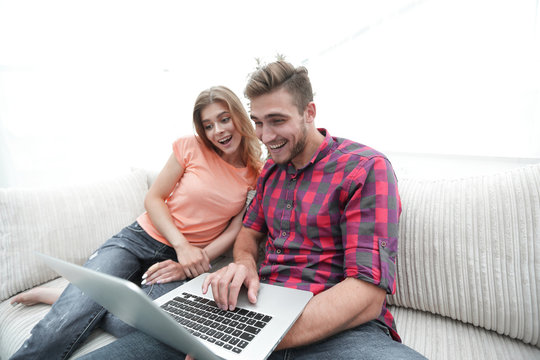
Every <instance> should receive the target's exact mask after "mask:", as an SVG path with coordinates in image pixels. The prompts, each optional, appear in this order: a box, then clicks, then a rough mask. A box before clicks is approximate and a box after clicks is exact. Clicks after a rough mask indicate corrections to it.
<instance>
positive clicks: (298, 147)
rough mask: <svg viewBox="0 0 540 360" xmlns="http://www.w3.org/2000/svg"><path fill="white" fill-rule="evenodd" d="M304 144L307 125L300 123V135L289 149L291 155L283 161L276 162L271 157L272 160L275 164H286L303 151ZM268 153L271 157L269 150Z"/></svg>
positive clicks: (305, 142)
mask: <svg viewBox="0 0 540 360" xmlns="http://www.w3.org/2000/svg"><path fill="white" fill-rule="evenodd" d="M306 144H307V126H306V124H302V136H301V137H300V139H299V140H298V141H297V142H296V144H294V147H293V148H292V150H291V155H290V156H289V157H288V158H287V159H286V160H284V161H279V162H277V161H276V160H275V159H273V160H274V162H276V164H280V165H284V164H288V163H290V162H292V160H293V159H294V158H295V157H297V156H298V155H300V154H301V153H302V151H304V149H305V147H306ZM268 155H269V157H270V158H272V155H271V153H270V151H268Z"/></svg>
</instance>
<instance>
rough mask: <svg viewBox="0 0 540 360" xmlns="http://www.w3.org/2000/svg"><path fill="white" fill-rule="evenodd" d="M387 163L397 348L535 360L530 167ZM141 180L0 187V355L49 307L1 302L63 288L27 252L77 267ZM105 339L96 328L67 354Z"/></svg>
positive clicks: (538, 348)
mask: <svg viewBox="0 0 540 360" xmlns="http://www.w3.org/2000/svg"><path fill="white" fill-rule="evenodd" d="M393 163H394V166H395V168H396V172H397V174H398V177H399V178H400V182H399V189H400V194H401V197H402V204H403V213H402V217H401V222H400V243H399V255H398V260H397V271H398V286H397V292H396V294H395V295H393V296H389V297H388V303H389V304H390V309H391V311H392V313H393V314H394V317H395V319H396V323H397V327H398V331H399V333H400V334H401V336H402V339H403V342H404V343H405V344H407V345H409V346H410V347H412V348H414V349H416V350H417V351H419V352H420V353H422V354H424V355H425V356H426V357H428V358H429V359H479V358H480V359H540V305H539V301H538V300H539V298H540V164H533V165H524V166H521V167H515V166H514V167H513V168H511V169H508V170H505V171H501V172H496V173H490V174H486V175H467V174H465V175H460V176H459V177H450V176H443V177H442V178H440V179H433V178H426V177H425V176H417V175H416V174H414V173H411V172H409V171H407V169H406V167H405V168H404V167H400V166H396V164H398V163H397V162H396V160H393ZM404 163H405V162H404ZM398 165H399V164H398ZM153 175H154V174H153V173H152V172H146V171H143V170H134V171H132V172H130V173H127V174H125V175H124V176H121V177H118V178H115V179H110V180H107V181H105V180H104V181H103V182H100V183H95V184H91V185H80V186H73V187H69V188H67V187H66V188H48V189H17V188H12V189H0V259H1V263H0V269H1V272H0V273H1V274H2V280H1V281H0V300H1V301H2V303H1V304H0V359H1V360H5V359H8V358H9V356H10V354H12V353H13V352H15V351H16V350H17V349H18V347H19V346H20V345H21V344H22V343H23V341H24V340H25V338H26V337H28V335H29V333H30V330H31V328H32V327H33V326H34V324H35V323H36V322H37V321H38V320H39V319H40V318H42V317H43V316H44V315H45V313H46V312H47V311H48V308H49V306H47V305H36V306H31V307H25V306H23V305H16V306H12V305H10V304H9V301H10V298H11V297H12V296H14V295H15V294H17V293H19V292H21V291H24V290H26V289H29V288H32V287H34V286H37V285H43V284H45V286H56V287H64V286H65V285H66V281H65V280H64V279H62V278H57V275H56V274H55V273H54V272H53V271H51V270H49V269H48V268H46V267H45V266H44V265H43V264H41V263H40V262H39V261H38V260H37V259H36V258H35V257H34V256H33V255H32V253H33V251H40V252H43V253H48V254H53V255H55V256H58V257H60V258H63V259H66V260H68V261H72V262H76V263H83V262H84V261H85V259H86V258H87V257H88V256H89V255H90V254H91V252H92V251H93V250H94V249H95V248H97V247H98V246H99V245H101V244H102V243H103V242H104V241H105V240H106V239H108V238H109V237H110V236H111V235H113V234H114V233H116V232H117V231H118V230H120V229H121V228H122V227H123V226H125V225H127V224H129V223H130V222H132V221H133V220H134V219H135V218H136V217H137V216H138V215H139V214H140V213H141V212H142V211H143V199H144V196H145V194H146V192H147V190H148V186H149V184H150V183H151V181H152V177H153ZM111 341H114V337H112V336H111V335H109V334H107V333H105V332H103V331H101V330H96V331H95V332H94V334H93V335H92V336H91V337H90V339H89V340H88V341H87V342H86V343H85V344H84V345H83V346H82V347H81V348H80V349H79V350H77V352H76V353H75V354H74V355H73V358H76V357H77V356H78V355H81V354H84V353H87V352H89V351H91V350H93V349H96V348H98V347H100V346H103V345H104V344H107V343H109V342H111Z"/></svg>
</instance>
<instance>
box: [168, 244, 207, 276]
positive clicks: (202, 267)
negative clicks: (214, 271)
mask: <svg viewBox="0 0 540 360" xmlns="http://www.w3.org/2000/svg"><path fill="white" fill-rule="evenodd" d="M174 250H175V251H176V256H177V257H178V263H180V265H182V268H183V269H184V273H185V274H186V277H187V278H194V277H196V276H199V275H201V274H202V273H205V272H207V271H208V270H210V259H209V258H208V255H207V254H206V251H204V249H201V248H198V247H196V246H193V245H191V244H189V243H188V244H185V245H183V246H178V247H175V248H174Z"/></svg>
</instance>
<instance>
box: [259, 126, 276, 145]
mask: <svg viewBox="0 0 540 360" xmlns="http://www.w3.org/2000/svg"><path fill="white" fill-rule="evenodd" d="M258 135H259V136H258V137H259V140H261V141H262V142H263V144H267V143H269V142H271V141H273V140H274V139H275V137H276V134H275V133H274V131H272V129H271V127H269V126H263V127H262V128H261V129H260V131H259V134H258Z"/></svg>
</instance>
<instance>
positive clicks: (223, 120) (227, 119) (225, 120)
mask: <svg viewBox="0 0 540 360" xmlns="http://www.w3.org/2000/svg"><path fill="white" fill-rule="evenodd" d="M229 121H231V118H230V117H225V118H223V119H221V122H222V123H227V122H229Z"/></svg>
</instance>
